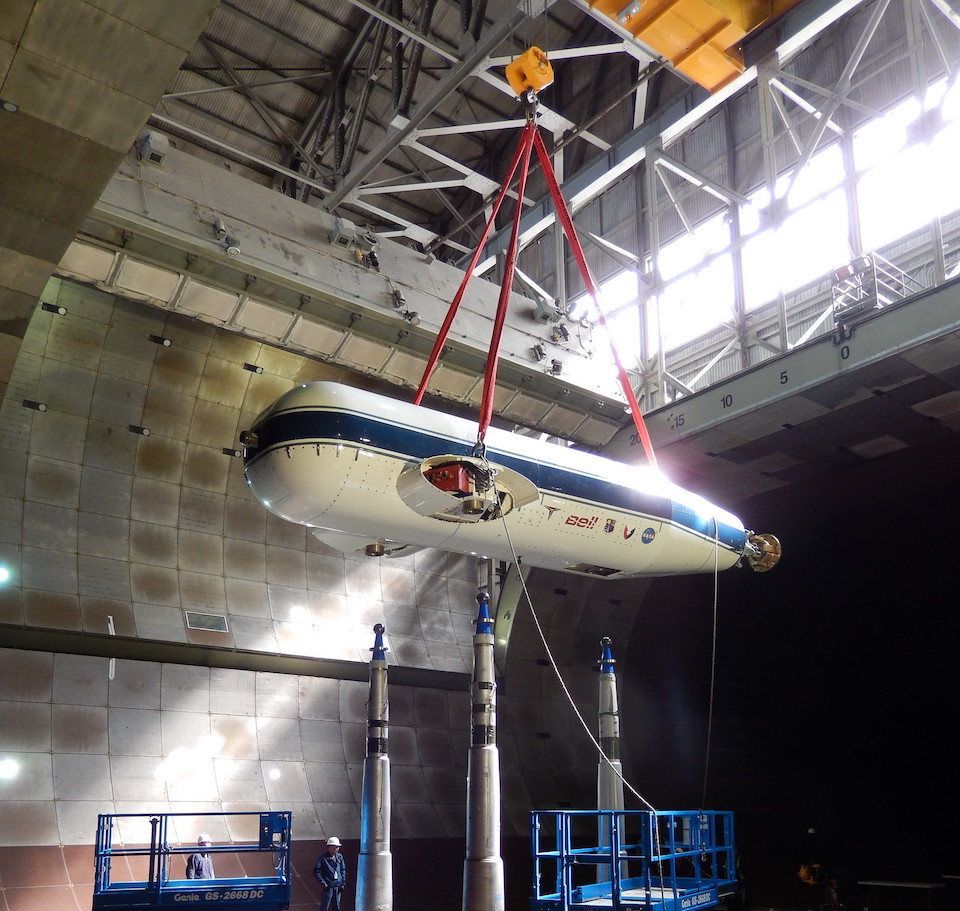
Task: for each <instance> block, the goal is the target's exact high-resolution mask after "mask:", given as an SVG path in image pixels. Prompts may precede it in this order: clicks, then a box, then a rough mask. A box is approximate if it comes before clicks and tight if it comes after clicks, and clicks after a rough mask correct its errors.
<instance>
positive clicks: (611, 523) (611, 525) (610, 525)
mask: <svg viewBox="0 0 960 911" xmlns="http://www.w3.org/2000/svg"><path fill="white" fill-rule="evenodd" d="M616 527H617V523H616V522H614V521H613V519H607V523H606V525H604V526H603V530H604V531H605V532H606V533H607V534H610V532H612V531H613V530H614V529H615V528H616Z"/></svg>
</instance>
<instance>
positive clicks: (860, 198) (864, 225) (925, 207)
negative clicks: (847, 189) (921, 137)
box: [857, 144, 940, 250]
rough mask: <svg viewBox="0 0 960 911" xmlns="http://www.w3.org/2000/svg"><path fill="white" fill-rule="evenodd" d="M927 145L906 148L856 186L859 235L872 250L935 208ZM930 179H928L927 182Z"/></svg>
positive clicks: (928, 217)
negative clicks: (858, 209) (858, 208)
mask: <svg viewBox="0 0 960 911" xmlns="http://www.w3.org/2000/svg"><path fill="white" fill-rule="evenodd" d="M930 159H931V156H930V149H929V147H928V146H927V145H925V144H921V145H913V146H908V147H907V148H906V149H904V150H903V151H902V152H900V154H898V155H895V156H894V157H892V158H888V159H887V160H886V161H883V162H882V163H881V164H878V165H877V166H876V167H874V168H873V169H871V170H870V171H869V172H868V173H867V174H865V175H864V176H863V177H862V178H861V179H860V182H859V184H858V186H857V202H858V205H859V207H860V236H861V238H862V239H863V247H864V249H865V250H876V249H877V248H878V247H882V246H884V245H886V244H888V243H891V242H892V241H894V240H896V239H897V238H900V237H903V236H904V235H905V234H909V233H910V232H911V231H915V230H916V229H917V228H919V227H920V226H921V225H924V224H926V223H927V222H929V221H930V220H931V219H932V218H933V216H934V214H935V213H936V209H937V200H936V192H935V190H934V184H935V183H936V184H939V183H940V180H939V179H938V178H937V176H936V175H931V174H930V167H931V164H932V163H931V160H930ZM931 178H932V179H931Z"/></svg>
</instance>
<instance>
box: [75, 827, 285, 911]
mask: <svg viewBox="0 0 960 911" xmlns="http://www.w3.org/2000/svg"><path fill="white" fill-rule="evenodd" d="M292 815H293V814H292V813H290V812H289V811H283V812H265V813H257V812H246V813H154V814H142V813H113V814H101V815H100V816H99V817H98V825H97V842H96V848H95V862H96V879H95V881H94V887H93V911H135V909H151V908H193V909H200V908H217V909H220V911H240V909H247V911H250V909H262V911H283V909H286V908H289V907H290V824H291V821H292ZM221 829H222V830H224V831H225V832H226V833H229V834H230V838H229V841H226V840H224V842H223V843H220V842H219V840H218V843H217V844H215V845H212V846H210V847H205V848H204V849H203V850H204V851H205V852H207V853H209V854H210V855H211V856H212V859H213V864H214V870H216V869H217V867H218V866H219V867H221V868H223V867H228V868H229V871H230V873H231V874H233V873H236V874H240V873H243V874H244V875H230V876H218V877H217V878H215V879H186V878H185V877H186V862H187V858H188V857H189V856H190V855H191V854H195V853H196V852H197V851H198V850H199V849H198V847H197V843H196V838H197V832H198V831H204V830H210V831H213V832H217V831H218V830H221ZM188 832H189V833H190V834H189V837H187V836H186V833H188ZM234 836H236V837H234ZM181 841H182V842H184V843H183V844H180V843H179V842H181ZM171 842H172V844H171Z"/></svg>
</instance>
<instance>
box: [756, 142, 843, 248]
mask: <svg viewBox="0 0 960 911" xmlns="http://www.w3.org/2000/svg"><path fill="white" fill-rule="evenodd" d="M791 173H792V172H791ZM791 173H788V174H783V175H781V176H780V178H779V179H778V180H777V185H776V187H775V188H774V192H775V194H776V198H777V199H782V198H783V196H784V194H786V192H787V189H788V188H789V186H790V176H791ZM844 176H845V175H844V170H843V153H842V151H841V150H840V146H839V144H838V143H833V144H832V145H829V146H827V147H826V148H824V149H821V150H820V151H819V152H817V153H816V155H814V156H813V157H811V159H810V161H808V162H807V166H806V167H805V168H804V169H803V170H802V171H801V172H800V175H799V176H798V177H797V182H796V184H794V187H793V190H792V191H791V192H790V199H789V200H788V205H789V208H790V209H799V208H800V207H801V206H805V205H806V204H807V203H808V202H810V200H812V199H814V198H815V197H817V196H819V195H820V194H821V193H824V192H826V191H827V190H829V189H830V188H831V187H836V186H839V185H840V183H841V181H842V180H843V179H844ZM769 205H770V193H769V191H768V190H767V188H766V187H761V188H760V189H759V190H756V191H755V192H753V193H751V194H750V205H748V206H743V207H742V208H741V209H740V234H741V235H742V236H743V237H747V236H749V235H750V234H753V233H754V232H755V231H759V230H760V229H761V227H762V225H763V221H764V219H763V213H764V210H765V209H766V208H767V207H768V206H769Z"/></svg>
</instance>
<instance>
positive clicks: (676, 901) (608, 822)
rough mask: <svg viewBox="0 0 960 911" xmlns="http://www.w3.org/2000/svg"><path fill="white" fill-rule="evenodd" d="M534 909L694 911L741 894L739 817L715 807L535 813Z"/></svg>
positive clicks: (532, 820) (533, 815)
mask: <svg viewBox="0 0 960 911" xmlns="http://www.w3.org/2000/svg"><path fill="white" fill-rule="evenodd" d="M531 839H532V848H533V859H534V876H533V879H534V882H533V903H532V907H533V908H534V909H535V911H554V909H557V908H562V909H563V911H567V909H570V908H582V907H587V906H588V905H589V906H590V907H594V908H595V907H598V906H599V907H612V908H631V909H632V908H636V909H648V911H695V909H700V908H710V907H712V906H714V905H716V904H719V902H720V901H721V899H722V897H723V896H725V895H730V894H732V893H733V892H735V891H736V889H737V873H736V848H735V845H734V839H733V814H732V813H729V812H719V811H715V810H658V811H650V810H535V811H534V812H532V813H531Z"/></svg>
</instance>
